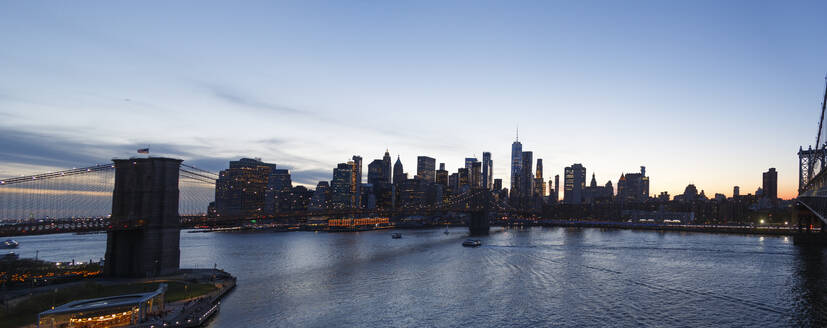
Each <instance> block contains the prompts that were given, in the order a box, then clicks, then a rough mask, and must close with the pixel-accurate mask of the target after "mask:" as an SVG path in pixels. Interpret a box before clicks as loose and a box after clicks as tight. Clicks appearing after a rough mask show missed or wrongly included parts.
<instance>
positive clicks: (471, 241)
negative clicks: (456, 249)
mask: <svg viewBox="0 0 827 328" xmlns="http://www.w3.org/2000/svg"><path fill="white" fill-rule="evenodd" d="M462 246H465V247H479V246H482V242H481V241H480V240H479V239H466V240H465V241H463V242H462Z"/></svg>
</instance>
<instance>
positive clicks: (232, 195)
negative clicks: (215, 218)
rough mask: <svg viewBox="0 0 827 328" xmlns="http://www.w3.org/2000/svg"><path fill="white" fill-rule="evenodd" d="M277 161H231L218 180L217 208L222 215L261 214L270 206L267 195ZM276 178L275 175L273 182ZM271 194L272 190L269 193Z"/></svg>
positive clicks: (216, 188) (216, 189)
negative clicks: (272, 162)
mask: <svg viewBox="0 0 827 328" xmlns="http://www.w3.org/2000/svg"><path fill="white" fill-rule="evenodd" d="M274 171H276V164H270V163H264V162H262V161H261V159H258V158H256V159H251V158H242V159H240V160H238V161H231V162H230V167H229V169H226V170H222V171H221V172H219V174H218V180H216V182H215V208H216V211H217V212H218V214H221V215H226V216H229V215H249V216H252V215H259V214H262V213H263V212H264V211H266V210H267V205H272V204H267V195H268V190H270V189H271V185H270V182H271V178H270V177H271V176H272V175H273V172H274ZM275 180H277V179H276V178H275V177H274V178H273V179H272V182H274V183H275ZM270 194H272V193H270Z"/></svg>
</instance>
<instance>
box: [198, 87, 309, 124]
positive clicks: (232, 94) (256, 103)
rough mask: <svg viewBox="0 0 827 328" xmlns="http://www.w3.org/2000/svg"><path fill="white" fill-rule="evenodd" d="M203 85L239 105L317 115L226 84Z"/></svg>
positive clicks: (219, 96) (283, 112)
mask: <svg viewBox="0 0 827 328" xmlns="http://www.w3.org/2000/svg"><path fill="white" fill-rule="evenodd" d="M203 86H204V87H205V88H206V89H207V90H208V91H209V92H210V93H211V94H212V95H213V96H215V97H216V98H218V99H221V100H224V101H226V102H229V103H232V104H235V105H238V106H243V107H249V108H254V109H264V110H268V111H273V112H276V113H281V114H292V115H304V116H312V117H317V115H316V114H315V113H313V112H310V111H306V110H301V109H297V108H292V107H288V106H282V105H276V104H271V103H268V102H265V101H261V100H258V99H256V98H253V97H250V96H247V95H243V94H241V93H240V92H237V91H235V90H232V89H231V88H228V87H225V86H219V85H215V84H203Z"/></svg>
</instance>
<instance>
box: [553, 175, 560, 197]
mask: <svg viewBox="0 0 827 328" xmlns="http://www.w3.org/2000/svg"><path fill="white" fill-rule="evenodd" d="M554 200H555V201H557V200H560V175H559V174H555V175H554Z"/></svg>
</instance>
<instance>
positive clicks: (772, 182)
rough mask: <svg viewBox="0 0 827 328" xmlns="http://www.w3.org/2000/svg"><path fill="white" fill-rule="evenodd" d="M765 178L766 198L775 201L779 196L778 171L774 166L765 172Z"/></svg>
mask: <svg viewBox="0 0 827 328" xmlns="http://www.w3.org/2000/svg"><path fill="white" fill-rule="evenodd" d="M763 180H764V183H763V189H764V198H767V199H769V200H771V201H775V200H776V199H777V198H778V172H776V171H775V168H774V167H773V168H770V169H769V171H767V172H764V174H763Z"/></svg>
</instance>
